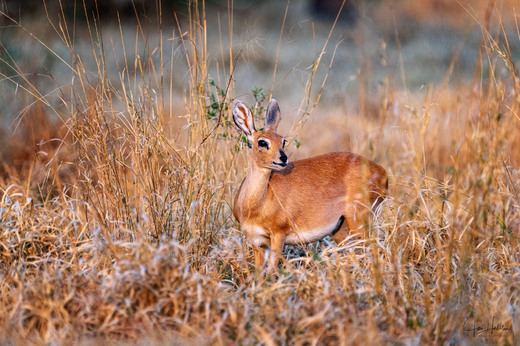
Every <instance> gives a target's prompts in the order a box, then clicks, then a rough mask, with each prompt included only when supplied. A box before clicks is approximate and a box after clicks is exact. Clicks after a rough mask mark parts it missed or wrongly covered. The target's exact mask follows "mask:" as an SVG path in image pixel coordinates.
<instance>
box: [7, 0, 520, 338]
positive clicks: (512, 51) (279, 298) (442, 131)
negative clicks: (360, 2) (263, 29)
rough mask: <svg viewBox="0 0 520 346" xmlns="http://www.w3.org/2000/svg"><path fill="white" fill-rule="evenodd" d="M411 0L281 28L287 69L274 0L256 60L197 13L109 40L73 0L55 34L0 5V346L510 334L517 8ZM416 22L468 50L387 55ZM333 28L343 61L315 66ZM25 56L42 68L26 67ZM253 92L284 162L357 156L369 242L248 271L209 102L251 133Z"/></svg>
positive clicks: (323, 58)
mask: <svg viewBox="0 0 520 346" xmlns="http://www.w3.org/2000/svg"><path fill="white" fill-rule="evenodd" d="M424 3H425V4H427V5H428V6H426V5H425V6H426V7H423V8H421V7H418V6H417V5H411V2H410V3H408V2H406V1H401V2H396V3H395V4H394V5H392V6H390V8H391V9H392V11H390V12H388V8H387V7H385V6H387V5H388V4H386V3H384V2H382V3H376V4H373V3H372V4H371V2H368V5H367V6H368V9H367V8H365V9H364V10H363V9H361V10H360V13H361V15H360V19H359V21H358V22H357V23H356V24H351V25H352V26H351V27H348V28H345V27H342V26H340V24H339V23H338V24H337V25H334V21H333V20H332V21H329V22H321V26H319V25H318V24H316V27H315V26H314V24H313V23H311V24H309V23H310V22H296V23H297V24H294V25H296V27H297V25H301V27H300V28H301V31H303V32H306V33H309V35H308V36H306V40H307V41H310V37H312V35H314V39H313V42H314V46H315V47H314V48H313V49H309V50H304V51H305V52H308V55H305V56H303V55H302V51H297V52H296V53H290V54H292V55H289V56H288V58H287V59H286V58H284V54H289V52H286V51H285V48H286V47H288V46H290V45H291V44H292V42H295V41H298V40H299V37H298V36H291V35H295V34H294V33H293V29H294V27H293V26H292V25H293V23H292V22H291V20H292V19H291V18H292V17H291V14H290V11H292V10H293V7H290V6H289V7H287V9H288V11H287V13H288V15H287V14H286V17H285V19H284V10H285V5H284V6H283V7H282V11H281V13H276V15H274V14H271V15H272V16H273V17H275V19H272V18H271V20H275V22H276V26H275V29H273V30H274V32H275V34H274V38H273V40H274V42H275V44H274V46H272V47H271V46H269V47H268V49H266V48H265V46H268V45H270V42H271V41H267V42H260V43H258V42H257V41H256V40H255V39H251V38H250V37H249V36H247V35H248V34H247V33H245V35H246V36H247V38H245V39H241V38H240V36H236V34H237V33H240V34H242V31H243V30H242V29H243V27H242V26H241V25H243V23H242V22H240V20H239V18H235V17H234V15H233V13H232V12H231V11H228V10H223V11H222V12H219V14H218V15H216V14H215V13H213V14H210V13H209V11H208V12H207V11H206V4H205V3H204V2H202V3H200V4H199V5H197V4H195V3H192V4H191V6H190V7H189V13H188V14H187V15H186V16H185V17H184V18H178V19H177V20H175V19H172V18H166V17H165V16H163V14H162V9H161V8H158V9H157V11H156V13H155V14H153V15H152V16H155V17H154V18H151V19H150V18H149V17H144V16H143V17H140V16H137V17H136V18H138V19H140V20H137V21H135V19H134V20H133V21H131V23H130V24H129V23H128V22H126V23H125V22H124V21H123V20H121V19H120V18H119V17H115V18H114V20H113V22H114V23H112V24H113V26H112V29H110V28H105V27H101V26H99V20H98V19H99V14H96V13H95V11H94V13H90V12H88V11H87V12H88V13H87V14H85V10H84V9H83V8H82V4H81V1H80V2H78V4H77V9H76V11H77V14H78V16H79V17H81V16H82V17H81V18H83V19H82V20H81V22H80V21H79V20H78V23H76V22H75V21H72V22H71V20H70V17H67V15H65V13H64V11H62V12H61V14H60V9H59V8H58V10H57V13H56V14H52V13H47V15H45V14H44V16H43V19H41V21H40V22H38V23H33V22H24V21H20V20H19V18H17V17H16V16H13V15H10V14H9V13H7V12H6V11H5V10H2V11H3V12H2V25H4V27H3V29H2V30H4V33H5V32H6V31H7V30H12V31H11V32H12V34H11V35H12V36H11V38H10V39H9V40H8V39H7V38H2V40H1V47H2V54H1V57H0V64H1V67H0V76H1V78H2V81H1V82H0V83H1V84H0V85H1V86H0V88H1V89H0V90H2V95H1V96H0V98H2V100H3V101H2V102H3V104H4V105H5V109H4V119H3V121H4V122H5V123H4V124H2V130H1V131H2V132H1V134H0V159H1V165H0V344H66V345H70V344H87V345H89V344H92V345H97V344H107V343H108V344H134V343H137V344H197V345H199V344H225V345H228V344H265V345H275V344H308V345H315V344H383V343H385V344H386V343H391V344H412V345H415V344H488V343H492V344H518V343H519V342H520V341H519V340H520V243H519V241H520V238H519V237H520V167H519V165H520V136H519V134H520V94H519V88H520V84H519V83H520V79H519V76H518V69H517V66H516V65H517V64H519V63H520V60H519V59H520V54H519V52H520V49H519V46H520V30H519V26H520V25H519V19H518V18H519V16H520V12H518V11H519V9H518V8H517V7H515V2H514V1H502V2H496V3H494V2H484V1H482V2H473V3H472V2H460V3H458V4H457V6H456V7H454V6H453V5H452V3H451V2H449V1H434V0H431V1H425V2H424ZM370 4H371V5H370ZM370 6H372V7H370ZM385 8H386V9H385ZM296 10H297V9H296ZM432 12H435V13H436V16H432ZM44 13H45V12H44ZM388 14H390V16H388ZM396 14H397V15H396ZM257 15H258V14H253V15H252V16H257ZM262 15H267V14H266V13H262ZM67 18H69V19H67ZM145 18H148V19H149V20H150V23H144V21H145ZM439 18H444V19H446V18H447V20H449V21H451V22H454V23H456V25H454V27H456V28H457V29H456V30H460V31H457V32H463V36H464V37H466V38H467V40H468V41H471V40H476V42H477V43H476V46H472V47H465V46H464V45H460V46H457V45H456V47H455V48H454V52H453V53H451V51H450V53H449V54H446V55H447V58H446V59H447V60H446V61H444V60H443V61H441V62H440V63H439V64H440V66H441V69H440V70H434V71H433V72H427V71H428V69H429V68H432V66H426V64H429V63H432V64H433V60H434V57H432V59H431V60H428V61H427V60H426V57H424V56H423V57H422V58H421V59H423V60H421V61H418V62H417V63H418V65H419V66H420V65H421V64H422V65H423V68H422V69H421V68H419V67H417V66H416V65H413V66H412V64H413V62H409V60H407V59H412V58H413V56H415V55H412V57H410V55H408V53H407V52H408V51H407V49H408V48H407V46H406V42H410V41H411V40H413V38H412V37H409V36H407V34H408V35H411V34H410V32H412V31H418V27H412V28H411V29H410V30H411V31H407V26H406V25H412V24H413V23H416V24H417V23H428V24H424V25H425V27H426V26H427V25H430V26H431V28H434V27H437V26H436V25H437V24H436V23H435V20H439ZM411 19H413V21H412V20H411ZM141 20H142V21H143V22H141ZM247 20H251V18H249V19H247ZM134 21H135V23H134ZM166 21H168V22H170V24H171V23H174V26H175V29H174V30H172V31H169V32H166V31H167V29H166V24H164V23H165V22H166ZM234 21H236V22H234ZM371 21H373V22H376V23H378V24H379V26H378V27H379V30H382V32H383V30H384V32H385V33H386V34H385V35H386V36H384V35H382V34H381V33H379V32H376V31H375V30H376V29H374V28H373V27H371V26H370V25H369V24H366V23H370V22H371ZM35 22H36V20H35ZM317 23H318V22H317ZM324 23H325V24H326V25H325V24H324ZM410 23H412V24H410ZM467 23H472V24H471V27H470V29H468V27H469V26H468V25H469V24H467ZM253 24H254V23H253ZM253 24H251V25H253ZM33 25H34V26H33ZM244 25H245V24H244ZM285 25H287V26H285ZM442 25H445V24H442ZM128 27H130V33H128V32H127V29H128ZM297 28H298V27H297ZM103 30H106V31H107V32H110V30H114V31H113V32H115V33H116V35H115V36H114V35H112V36H110V38H109V39H107V38H106V39H103V32H104V31H103ZM306 30H310V31H306ZM338 30H339V31H343V33H345V32H346V31H349V32H351V36H349V37H346V38H345V37H343V38H342V37H339V36H336V33H337V32H338ZM150 32H154V33H156V36H152V35H150V34H149V33H150ZM475 32H476V34H475ZM268 34H269V35H271V34H272V33H271V34H270V33H269V32H267V33H266V35H268ZM76 35H77V37H78V38H77V37H76ZM80 35H84V36H80ZM117 35H119V37H118V36H117ZM381 35H382V36H381ZM431 35H432V37H437V35H439V33H438V32H433V33H431ZM472 35H473V36H472ZM107 36H108V35H107ZM286 36H290V39H288V40H287V41H285V37H286ZM383 36H384V37H385V38H384V39H383V38H380V39H377V37H383ZM79 37H82V40H81V41H80V39H79ZM472 37H476V38H472ZM22 38H25V39H28V40H30V41H31V42H32V43H31V45H32V46H29V47H28V48H27V47H25V46H24V43H23V42H25V41H23V40H22ZM51 38H52V39H51ZM85 38H86V39H85ZM329 38H330V39H329ZM342 39H344V40H345V41H346V42H347V43H346V44H347V50H349V51H351V50H352V49H354V50H355V51H356V52H358V54H357V55H358V56H357V58H355V59H354V58H353V59H354V60H355V63H354V65H355V66H357V68H356V70H354V72H352V73H350V72H344V73H343V74H342V75H341V76H338V74H339V73H340V72H339V71H341V70H342V69H348V68H349V66H350V65H344V64H347V63H346V62H344V61H343V60H348V59H347V58H345V56H347V54H348V53H347V50H345V51H343V50H342V49H343V48H341V47H340V46H339V42H340V41H341V40H342ZM118 40H119V41H118ZM418 41H421V40H418ZM55 42H58V43H59V44H58V43H55ZM432 42H433V41H432ZM471 42H472V41H471ZM17 44H18V45H19V47H18V46H16V45H17ZM81 45H86V47H87V48H88V49H90V51H89V50H88V49H87V50H84V49H83V48H84V47H83V48H82V46H81ZM446 45H447V44H446V43H444V42H441V43H440V45H439V47H441V46H446ZM16 47H18V48H19V51H20V52H27V51H29V52H30V51H31V50H33V51H35V52H41V51H43V52H46V53H45V54H47V58H45V57H44V56H43V53H38V54H34V55H31V56H30V57H28V56H27V54H21V53H20V54H17V53H16V52H18V51H17V50H15V48H16ZM24 47H25V48H24ZM60 47H61V48H60ZM255 47H256V48H255ZM258 47H263V48H262V52H260V53H258V49H259V48H258ZM278 47H282V48H281V49H280V48H278ZM475 47H477V48H475ZM24 49H26V50H24ZM40 49H41V51H40ZM81 49H83V50H81ZM302 49H303V48H302ZM417 49H418V50H421V49H426V48H425V47H424V46H419V47H418V48H417ZM468 51H469V52H471V54H469V56H467V54H468ZM78 52H80V53H78ZM439 54H440V53H439ZM374 56H375V58H373V57H374ZM297 57H301V60H300V61H295V59H297ZM367 57H371V58H367ZM45 59H47V60H45ZM284 59H286V60H284ZM356 59H357V60H356ZM464 59H469V60H468V61H471V65H470V66H469V67H468V66H467V64H465V65H464V66H459V64H460V61H465V60H464ZM40 60H41V61H51V60H52V61H54V63H53V64H54V65H55V67H54V68H55V69H54V70H52V69H51V67H48V66H49V65H45V64H44V63H43V62H42V65H41V66H44V67H41V66H40V70H39V72H37V73H33V72H29V71H26V69H28V68H29V67H31V66H32V64H35V65H37V64H38V63H39V62H38V61H40ZM412 60H413V59H412ZM416 60H417V59H416ZM259 61H260V62H259ZM287 61H292V62H294V65H292V67H291V66H289V67H287V66H286V65H287V64H288V63H287ZM252 62H255V64H260V65H262V64H263V65H262V66H264V68H265V69H266V70H265V71H267V72H265V71H264V73H259V76H258V78H259V79H252V78H250V77H248V74H247V73H248V71H249V72H250V71H251V70H254V69H255V68H256V67H254V66H257V65H251V64H252ZM363 62H367V63H366V64H365V63H363ZM446 62H447V63H446ZM177 64H180V65H181V66H182V67H181V68H177V67H176V66H174V65H177ZM337 64H339V68H338V67H337V66H338V65H337ZM409 64H410V65H409ZM28 66H29V67H28ZM45 66H47V67H48V69H47V67H45ZM408 66H410V67H408ZM291 69H292V74H291V72H287V71H288V70H289V71H290V70H291ZM415 69H417V70H418V71H419V70H421V73H419V72H414V71H415ZM464 69H465V70H464ZM439 71H440V72H439ZM300 72H301V73H300ZM423 73H424V74H423ZM294 74H296V76H294ZM41 75H43V76H44V77H42V76H41ZM262 75H263V77H265V76H267V77H265V78H264V79H262V78H263V77H262ZM349 75H352V76H353V77H352V78H350V77H349ZM431 76H433V77H431ZM430 77H431V78H433V79H434V80H429V78H430ZM349 78H350V79H349ZM64 80H66V81H67V82H64ZM342 81H343V82H344V83H347V84H340V83H342ZM345 81H346V82H345ZM244 88H245V89H244ZM260 88H261V89H260ZM342 93H343V96H344V97H343V98H342V96H341V95H342ZM347 94H348V96H345V95H347ZM271 96H273V97H276V98H277V99H278V100H279V102H280V105H281V107H282V118H283V119H282V125H281V129H280V132H281V133H283V134H284V135H286V136H287V138H288V140H289V142H290V145H289V148H288V150H287V151H288V152H289V153H290V155H289V158H290V159H291V160H294V159H297V158H303V157H308V156H310V155H314V154H318V153H323V152H326V151H332V150H349V151H353V152H357V153H360V154H363V155H365V156H367V157H369V158H371V159H373V160H375V161H376V162H378V163H379V164H381V165H382V166H384V167H385V168H386V169H387V171H388V173H389V176H390V197H389V198H388V199H387V200H385V201H384V202H383V204H382V207H381V208H380V209H379V210H378V211H377V212H376V213H375V215H374V223H373V225H372V228H371V237H370V238H369V239H364V240H359V239H352V240H351V241H350V242H348V243H347V244H346V245H344V246H342V247H338V246H337V245H336V244H335V243H334V242H333V241H332V240H330V239H328V238H327V239H324V240H322V241H320V242H317V243H314V244H310V245H308V246H305V247H289V246H287V247H286V249H285V251H284V255H285V256H284V260H283V263H282V264H281V265H280V269H279V273H278V274H277V275H268V276H266V277H264V278H259V277H258V276H257V277H256V279H255V276H254V275H253V274H254V268H253V259H252V250H251V248H250V247H249V246H248V245H247V242H246V239H245V237H244V235H243V234H242V233H241V232H240V227H239V224H238V223H237V222H236V221H235V220H234V219H233V216H232V214H231V203H232V196H233V194H234V192H235V190H236V188H237V187H238V185H239V184H240V181H241V179H242V178H243V177H244V176H245V173H246V167H247V162H248V161H247V160H248V148H247V145H245V143H244V140H243V138H242V137H241V134H240V133H239V131H238V130H237V129H236V128H235V126H234V124H233V121H232V119H231V114H230V113H231V112H230V107H229V106H230V104H231V103H232V101H233V99H234V98H236V97H240V98H241V99H245V101H247V102H248V103H249V104H251V105H252V107H253V112H254V114H255V115H256V116H257V118H258V121H262V117H263V112H264V107H265V106H266V104H267V102H268V101H269V98H270V97H271ZM284 98H285V103H284ZM284 104H285V105H286V106H284ZM352 104H354V106H352Z"/></svg>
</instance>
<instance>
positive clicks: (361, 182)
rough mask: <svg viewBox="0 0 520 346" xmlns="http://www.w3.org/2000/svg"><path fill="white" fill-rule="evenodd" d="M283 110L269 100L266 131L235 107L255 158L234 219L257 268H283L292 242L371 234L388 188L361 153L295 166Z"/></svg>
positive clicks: (237, 199)
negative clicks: (281, 129)
mask: <svg viewBox="0 0 520 346" xmlns="http://www.w3.org/2000/svg"><path fill="white" fill-rule="evenodd" d="M280 117H281V115H280V107H279V106H278V102H277V101H276V100H274V99H272V100H271V102H269V105H268V107H267V113H266V120H265V129H264V130H263V131H257V130H256V129H255V124H254V119H253V115H252V113H251V111H250V110H249V108H248V107H247V106H246V105H245V104H244V103H243V102H241V101H235V102H234V105H233V119H234V120H235V123H236V125H237V126H238V127H239V128H240V129H241V130H242V131H244V133H245V134H246V136H247V139H248V140H249V143H250V144H251V145H252V148H253V153H252V155H251V161H250V165H249V173H248V174H247V176H246V177H245V179H244V180H243V182H242V184H241V185H240V188H239V189H238V192H237V193H236V195H235V201H234V206H233V215H234V216H235V218H236V219H237V220H238V222H240V225H241V228H242V230H243V232H244V233H245V235H246V237H247V239H248V241H249V242H250V243H251V244H252V245H253V250H254V256H255V265H256V267H257V268H258V269H260V270H262V269H263V268H264V265H265V249H266V247H268V246H270V248H271V253H270V257H269V262H268V270H271V269H274V268H275V267H276V266H277V265H278V261H279V258H280V255H281V253H282V250H283V246H284V244H290V245H294V244H302V243H310V242H313V241H317V240H319V239H321V238H323V237H325V236H328V235H330V236H331V237H332V239H334V241H336V242H337V243H341V242H342V241H343V240H345V239H346V237H347V236H348V235H349V234H350V233H351V232H352V233H353V234H358V235H362V236H365V237H366V236H367V235H368V230H367V229H366V227H367V222H368V217H369V215H370V208H372V209H373V208H375V207H376V206H377V205H378V204H379V203H380V202H381V201H382V200H383V198H384V196H385V194H386V193H387V190H388V177H387V174H386V171H385V169H384V168H383V167H381V166H379V165H378V164H376V163H374V162H372V161H370V160H368V159H366V158H364V157H362V156H360V155H356V154H353V153H348V152H336V153H328V154H324V155H320V156H315V157H312V158H308V159H304V160H298V161H294V162H289V161H288V159H287V155H286V154H285V152H284V147H285V139H284V138H283V137H282V136H280V135H279V134H277V133H276V129H277V127H278V123H279V122H280Z"/></svg>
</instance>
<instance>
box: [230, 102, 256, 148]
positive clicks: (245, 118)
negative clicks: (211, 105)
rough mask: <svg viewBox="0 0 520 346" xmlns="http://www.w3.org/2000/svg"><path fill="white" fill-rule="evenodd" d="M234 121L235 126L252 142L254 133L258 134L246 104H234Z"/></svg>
mask: <svg viewBox="0 0 520 346" xmlns="http://www.w3.org/2000/svg"><path fill="white" fill-rule="evenodd" d="M233 120H234V121H235V124H236V125H237V126H238V127H239V128H240V129H241V130H242V131H244V133H245V134H246V136H247V139H249V140H252V138H253V133H255V132H256V129H255V121H254V119H253V114H252V113H251V111H250V110H249V107H247V106H246V105H245V103H244V102H242V101H239V100H235V102H233Z"/></svg>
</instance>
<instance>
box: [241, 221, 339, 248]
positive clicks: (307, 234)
mask: <svg viewBox="0 0 520 346" xmlns="http://www.w3.org/2000/svg"><path fill="white" fill-rule="evenodd" d="M336 227H337V223H333V224H330V225H328V226H325V227H323V228H318V229H311V230H294V229H293V230H291V231H290V232H289V233H288V234H287V236H286V237H285V244H287V245H297V244H305V243H312V242H314V241H317V240H320V239H322V238H323V237H325V236H327V235H329V234H331V233H332V231H333V230H334V229H335V228H336ZM242 229H243V231H244V234H245V235H246V238H247V241H248V242H249V243H250V244H251V245H253V246H269V245H270V237H269V234H268V233H267V232H266V231H265V229H263V228H262V227H260V226H256V225H244V226H242Z"/></svg>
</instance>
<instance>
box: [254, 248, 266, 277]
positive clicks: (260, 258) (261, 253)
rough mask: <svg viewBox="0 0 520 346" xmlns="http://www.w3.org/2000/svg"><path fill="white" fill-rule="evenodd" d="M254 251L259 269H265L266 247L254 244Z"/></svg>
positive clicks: (256, 265)
mask: <svg viewBox="0 0 520 346" xmlns="http://www.w3.org/2000/svg"><path fill="white" fill-rule="evenodd" d="M253 251H254V253H255V267H256V269H257V270H259V271H262V270H264V266H265V247H261V246H253Z"/></svg>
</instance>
